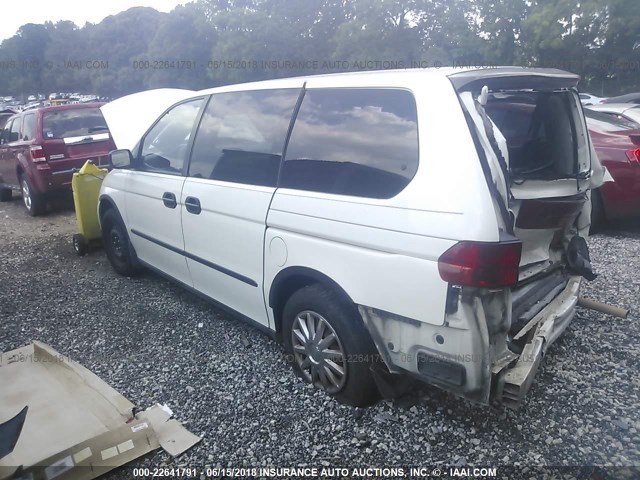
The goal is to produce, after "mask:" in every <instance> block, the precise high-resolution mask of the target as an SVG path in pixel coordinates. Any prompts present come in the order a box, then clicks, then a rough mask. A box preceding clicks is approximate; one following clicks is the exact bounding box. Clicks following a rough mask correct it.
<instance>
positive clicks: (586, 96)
mask: <svg viewBox="0 0 640 480" xmlns="http://www.w3.org/2000/svg"><path fill="white" fill-rule="evenodd" d="M578 95H579V96H580V103H582V105H584V106H587V105H598V104H599V103H602V101H603V100H606V99H605V98H604V97H596V96H595V95H591V94H590V93H579V94H578Z"/></svg>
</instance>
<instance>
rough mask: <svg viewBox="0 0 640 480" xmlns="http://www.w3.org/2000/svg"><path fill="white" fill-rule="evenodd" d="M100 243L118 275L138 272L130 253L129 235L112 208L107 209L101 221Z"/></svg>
mask: <svg viewBox="0 0 640 480" xmlns="http://www.w3.org/2000/svg"><path fill="white" fill-rule="evenodd" d="M101 226H102V243H103V244H104V249H105V251H106V252H107V258H108V259H109V262H110V263H111V265H112V266H113V269H114V270H115V271H116V272H118V273H119V274H120V275H124V276H126V277H133V276H135V275H137V274H139V273H140V270H141V269H140V267H139V266H138V265H137V262H136V261H135V259H134V256H133V255H132V253H131V252H132V250H131V244H130V243H129V236H128V235H127V230H126V228H125V226H124V223H123V222H122V220H121V219H120V217H119V216H118V214H117V213H116V212H115V211H114V210H108V211H107V212H106V213H105V214H104V215H103V216H102V221H101Z"/></svg>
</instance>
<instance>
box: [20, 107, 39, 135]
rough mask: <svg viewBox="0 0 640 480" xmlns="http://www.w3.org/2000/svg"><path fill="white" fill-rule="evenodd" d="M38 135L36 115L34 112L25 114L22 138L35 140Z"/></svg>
mask: <svg viewBox="0 0 640 480" xmlns="http://www.w3.org/2000/svg"><path fill="white" fill-rule="evenodd" d="M35 136H36V116H35V115H34V114H33V113H32V114H29V115H25V116H24V124H23V125H22V139H23V140H33V139H34V138H35Z"/></svg>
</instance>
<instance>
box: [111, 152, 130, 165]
mask: <svg viewBox="0 0 640 480" xmlns="http://www.w3.org/2000/svg"><path fill="white" fill-rule="evenodd" d="M109 163H110V164H111V166H112V167H113V168H129V167H131V165H132V164H133V155H132V154H131V151H130V150H113V151H112V152H111V153H109Z"/></svg>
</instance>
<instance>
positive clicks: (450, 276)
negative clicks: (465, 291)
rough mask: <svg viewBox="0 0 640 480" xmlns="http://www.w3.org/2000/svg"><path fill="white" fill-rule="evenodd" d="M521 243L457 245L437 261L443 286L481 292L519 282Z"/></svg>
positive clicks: (467, 243) (466, 243) (464, 243)
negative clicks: (477, 288)
mask: <svg viewBox="0 0 640 480" xmlns="http://www.w3.org/2000/svg"><path fill="white" fill-rule="evenodd" d="M521 253H522V243H520V242H519V241H513V242H498V243H487V242H459V243H456V244H455V245H454V246H452V247H451V248H449V250H447V251H446V252H444V253H443V254H442V255H441V256H440V258H439V259H438V272H440V277H441V278H442V280H444V281H445V282H449V283H452V284H455V285H463V286H470V287H480V288H500V287H508V286H511V285H515V284H516V283H517V282H518V267H519V265H520V255H521Z"/></svg>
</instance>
